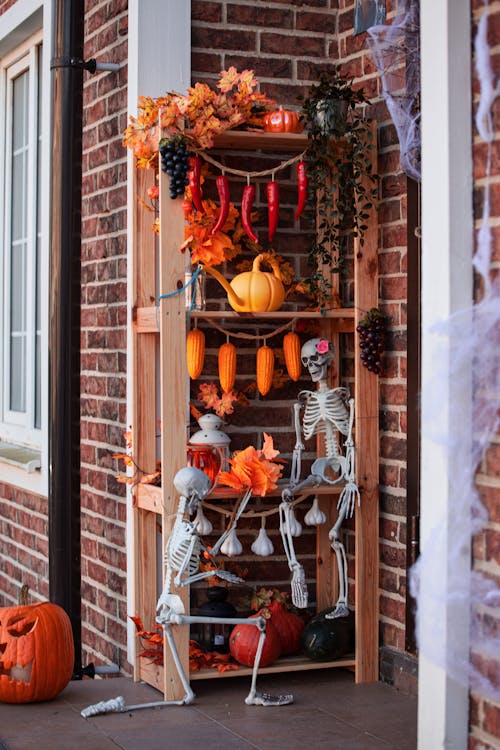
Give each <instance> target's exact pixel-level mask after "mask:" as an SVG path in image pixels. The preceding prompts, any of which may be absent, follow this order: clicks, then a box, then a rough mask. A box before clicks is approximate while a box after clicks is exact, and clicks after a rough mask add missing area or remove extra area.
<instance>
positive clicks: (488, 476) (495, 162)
mask: <svg viewBox="0 0 500 750" xmlns="http://www.w3.org/2000/svg"><path fill="white" fill-rule="evenodd" d="M488 5H489V7H488V8H487V9H485V5H484V3H483V2H481V1H480V0H474V2H472V19H473V34H474V33H475V30H476V28H477V23H478V21H479V19H480V17H481V16H482V15H483V13H488V43H489V45H490V50H491V53H490V54H491V64H492V68H493V71H494V72H495V73H496V74H498V55H499V49H500V2H498V0H494V1H493V2H490V3H489V4H488ZM474 75H475V70H474ZM473 92H474V103H475V105H476V106H477V101H478V97H479V84H478V80H477V77H474V80H473ZM492 114H493V122H494V130H495V138H494V141H493V143H492V159H491V165H492V167H491V174H490V191H491V193H490V194H491V198H490V227H491V230H492V235H493V243H492V246H493V255H492V263H491V278H492V279H494V278H496V280H497V282H498V276H499V270H500V251H499V247H500V245H499V243H498V237H499V233H498V232H499V229H498V227H499V224H500V203H499V201H498V200H497V196H498V190H499V188H500V160H499V156H500V127H499V122H500V120H499V115H500V106H499V99H498V98H497V99H496V101H495V103H494V104H493V108H492ZM473 134H474V144H473V148H474V207H475V216H474V218H475V228H476V232H477V230H479V228H480V226H481V223H482V211H483V198H484V186H485V165H486V156H487V147H486V144H485V143H484V141H483V140H482V139H481V138H480V136H479V134H478V132H477V130H476V129H474V131H473ZM481 296H482V289H481V286H480V285H479V283H478V280H477V279H476V299H477V300H478V301H479V300H480V299H481ZM489 395H490V397H491V408H492V409H493V410H494V409H497V408H498V393H496V394H495V393H494V394H489ZM476 485H477V488H478V491H479V495H480V498H481V500H482V502H483V504H484V507H485V508H486V511H487V514H488V520H487V522H486V523H485V525H484V527H483V530H482V531H481V532H480V533H479V534H478V535H477V536H476V538H475V539H474V543H473V557H474V561H473V567H474V569H475V570H477V571H479V572H480V573H481V574H482V575H484V576H486V577H487V578H489V579H491V580H492V581H494V582H495V584H496V586H497V587H498V586H500V503H499V496H500V434H497V435H496V436H495V437H494V439H493V441H492V443H491V445H490V447H489V448H488V450H487V451H486V454H485V456H484V458H483V460H482V462H481V464H480V466H479V467H478V471H477V474H476ZM481 621H482V627H483V629H484V634H485V636H486V637H488V638H493V639H495V638H496V642H497V644H498V639H499V637H500V616H499V611H498V607H497V608H496V609H495V608H492V607H487V606H484V608H483V610H482V612H481ZM481 647H482V644H481V643H478V642H476V643H473V644H472V659H473V660H474V664H475V665H476V666H477V667H478V669H479V671H480V672H481V673H482V674H484V675H485V677H487V679H488V680H489V681H491V683H492V684H493V685H495V686H496V691H497V701H496V702H495V701H493V700H487V699H486V698H484V697H482V696H480V695H479V694H475V693H472V694H471V696H470V738H469V748H470V750H490V748H496V747H498V742H499V738H500V663H499V658H498V657H499V654H498V648H497V649H496V658H494V657H493V655H492V654H489V655H486V654H485V653H484V651H482V648H481Z"/></svg>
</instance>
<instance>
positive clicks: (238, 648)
mask: <svg viewBox="0 0 500 750" xmlns="http://www.w3.org/2000/svg"><path fill="white" fill-rule="evenodd" d="M269 615H270V613H269V611H268V610H265V609H261V610H260V612H257V614H256V615H251V618H250V619H253V618H254V617H261V616H262V617H265V618H266V620H267V622H266V640H265V641H264V647H263V649H262V654H261V657H260V665H259V666H261V667H268V666H270V665H271V664H273V663H274V662H275V661H276V660H277V659H278V658H279V657H280V655H281V641H280V637H279V635H278V631H277V630H276V628H275V627H274V625H273V623H272V622H271V620H270V619H269ZM259 638H260V630H259V629H258V628H256V627H255V625H243V624H241V625H235V627H234V628H233V630H232V631H231V635H230V636H229V650H230V652H231V656H232V657H233V659H236V661H237V662H238V663H239V664H244V665H245V666H246V667H253V664H254V661H255V657H256V655H257V647H258V645H259Z"/></svg>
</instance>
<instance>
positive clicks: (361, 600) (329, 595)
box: [131, 132, 379, 699]
mask: <svg viewBox="0 0 500 750" xmlns="http://www.w3.org/2000/svg"><path fill="white" fill-rule="evenodd" d="M373 142H374V143H375V142H376V139H375V138H374V139H373ZM216 145H217V148H224V149H237V150H245V151H252V150H261V151H263V150H264V151H266V150H269V151H273V152H279V151H283V152H296V153H300V152H301V151H302V150H304V149H305V148H306V145H307V140H306V137H305V136H303V135H296V134H288V133H287V134H269V133H252V132H227V133H225V134H223V135H222V136H219V138H218V139H217V144H216ZM370 153H371V158H372V160H373V162H374V170H373V171H374V172H376V169H375V165H376V154H375V150H374V149H373V150H372V151H371V152H370ZM150 172H151V170H137V171H136V174H135V185H134V189H135V193H136V195H137V196H143V195H145V193H146V191H147V188H148V187H149V186H150V185H152V184H153V180H154V175H153V174H151V173H150ZM167 179H168V178H167V177H166V176H165V175H163V174H161V176H160V207H159V211H160V226H161V234H160V242H159V255H157V249H156V242H155V235H154V233H153V232H152V231H151V226H150V224H151V217H150V215H149V214H147V212H145V211H144V210H143V209H142V208H141V206H140V205H139V202H136V205H137V209H136V214H135V220H134V227H133V232H132V237H133V243H132V253H131V262H132V278H133V285H134V288H133V299H134V306H133V311H132V313H133V314H132V319H133V349H132V356H133V363H134V364H133V379H134V384H133V392H134V394H135V396H134V403H133V410H132V412H133V425H132V427H133V444H134V457H135V459H136V461H137V464H138V465H139V466H140V467H141V468H142V469H143V470H144V471H145V472H152V471H154V469H155V467H156V461H157V458H158V456H157V449H156V434H157V423H156V420H157V415H158V413H159V415H160V420H161V451H160V460H161V463H162V487H154V486H150V485H137V486H136V487H135V490H134V529H133V532H134V556H135V560H134V565H135V600H136V610H137V611H136V614H137V615H140V616H141V617H142V619H143V621H144V623H145V626H146V627H147V628H149V627H152V625H153V623H154V619H155V614H156V612H155V607H156V601H157V597H158V592H159V590H160V588H161V581H159V580H158V575H157V545H158V528H159V526H160V525H161V529H162V545H163V547H164V545H165V542H166V539H167V538H168V535H169V533H170V530H171V528H172V524H173V520H174V516H175V510H176V506H177V500H178V498H177V497H176V494H175V491H174V489H173V481H172V480H173V477H174V475H175V473H176V472H177V471H178V469H179V468H181V467H182V466H185V464H186V445H185V440H184V437H185V436H186V437H187V421H188V420H187V405H186V391H187V388H186V384H187V382H188V375H187V369H186V361H185V335H186V311H185V300H184V296H183V295H175V296H172V297H169V298H166V299H162V300H161V301H160V304H159V305H157V304H156V300H157V298H158V296H159V295H160V294H161V293H162V292H165V291H166V290H174V289H178V288H180V287H181V286H182V285H183V283H184V271H185V267H184V264H185V259H184V256H183V254H182V253H181V252H179V247H180V245H181V244H182V242H183V240H184V216H183V211H182V201H180V200H179V201H172V200H170V198H169V197H168V188H167V187H166V181H167ZM367 224H368V225H369V228H368V230H367V231H366V233H365V244H364V246H363V248H361V247H360V246H359V245H358V243H357V242H355V247H354V270H353V274H354V278H353V282H354V308H338V309H332V310H328V311H327V312H326V314H324V315H321V314H320V313H317V312H300V311H278V312H275V313H266V314H263V315H259V316H252V315H239V314H238V313H235V312H233V311H232V310H230V309H229V308H228V309H227V310H220V311H197V312H193V313H191V316H192V317H193V318H195V317H196V318H201V319H203V318H205V319H208V320H209V319H214V320H217V319H221V318H226V319H231V318H232V319H236V318H241V319H242V320H245V319H248V318H252V317H256V318H258V319H267V318H269V319H276V320H283V319H285V320H286V319H291V318H316V319H318V320H320V321H321V328H322V335H324V336H325V337H327V338H330V339H331V340H332V341H333V343H334V344H335V345H336V347H337V351H338V340H339V335H340V334H341V333H346V332H347V333H352V332H353V333H354V339H355V349H356V352H357V350H358V335H357V332H356V330H355V328H356V324H357V319H358V312H357V311H362V310H369V309H370V308H371V307H376V306H377V304H378V288H377V285H378V275H377V268H378V262H377V249H378V230H377V213H376V210H375V209H373V210H372V211H371V212H370V219H369V220H368V221H367ZM337 276H338V275H337ZM336 278H337V277H335V276H333V277H332V279H333V280H335V279H336ZM353 396H354V398H355V402H356V413H355V442H356V480H357V483H358V486H359V488H360V492H361V506H360V507H359V508H356V513H355V615H356V646H355V654H354V655H353V656H352V657H349V658H344V659H340V660H338V661H335V662H319V663H318V662H313V661H310V660H308V659H304V658H301V657H293V658H287V659H285V660H280V661H279V662H278V663H277V664H275V665H273V666H272V667H267V668H264V669H262V673H263V674H265V673H271V672H281V671H292V670H303V669H323V668H328V667H351V668H353V670H354V673H355V679H356V681H357V682H368V681H373V680H377V679H378V555H379V553H378V468H379V450H378V445H379V431H378V418H379V406H378V379H377V377H376V376H375V375H373V374H372V373H370V372H368V370H366V369H365V368H364V367H362V365H361V362H360V361H359V358H358V357H357V356H355V358H354V388H353ZM158 402H159V408H158ZM337 492H338V490H334V491H332V489H331V488H321V489H320V493H321V494H323V495H327V496H328V497H331V502H329V503H328V508H329V510H328V518H327V523H326V524H324V525H323V526H321V527H319V528H318V532H317V543H316V558H317V565H316V588H317V606H318V609H322V608H324V607H326V606H329V605H330V604H331V602H332V600H334V597H335V596H336V587H337V582H336V566H335V562H334V554H333V552H332V550H331V548H330V543H329V540H328V530H329V529H330V528H331V526H332V525H333V523H334V522H335V518H336V511H335V507H336V499H335V496H336V494H337ZM229 494H230V492H229V491H228V490H222V491H221V490H219V489H217V490H216V491H215V497H227V496H228V495H229ZM308 494H310V493H308ZM323 509H324V510H327V509H326V508H323ZM159 521H161V524H159ZM163 547H162V548H163ZM176 593H178V594H179V596H181V598H182V600H183V602H184V605H185V608H186V611H188V610H189V592H188V590H187V589H186V588H183V589H179V590H178V591H177V592H176ZM175 639H176V643H177V647H178V650H179V653H180V655H181V659H182V661H183V664H184V668H185V671H186V673H188V672H189V669H188V640H189V633H188V632H187V628H186V627H178V628H176V632H175ZM139 651H140V649H139ZM164 664H165V667H161V666H157V665H152V664H148V663H147V662H146V660H144V659H140V658H139V657H137V658H136V664H135V677H136V679H141V680H144V681H146V682H147V683H149V684H150V685H152V686H154V687H156V688H157V689H158V690H160V691H161V692H162V693H163V694H164V696H165V699H178V698H179V697H180V696H181V695H182V694H183V689H182V686H181V684H180V681H179V679H178V676H177V674H176V671H175V669H174V668H173V664H172V661H171V657H170V653H169V652H168V651H167V649H166V648H164ZM247 672H249V670H246V669H245V668H242V669H240V670H238V671H237V672H225V673H223V675H218V673H217V672H216V671H215V670H204V671H203V672H197V673H193V674H192V679H193V680H195V679H208V678H218V677H227V676H234V675H236V676H237V675H242V674H246V673H247Z"/></svg>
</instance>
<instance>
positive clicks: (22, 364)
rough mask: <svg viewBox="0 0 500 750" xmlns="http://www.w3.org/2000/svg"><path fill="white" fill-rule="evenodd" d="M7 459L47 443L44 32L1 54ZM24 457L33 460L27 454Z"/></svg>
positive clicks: (1, 373) (0, 255)
mask: <svg viewBox="0 0 500 750" xmlns="http://www.w3.org/2000/svg"><path fill="white" fill-rule="evenodd" d="M0 65H1V71H0V72H1V87H0V92H1V99H0V108H1V109H2V110H3V117H2V118H1V119H2V120H3V123H4V124H3V130H2V132H1V151H0V193H1V196H2V197H1V204H0V209H1V211H0V227H1V237H2V240H1V243H0V279H1V288H2V293H1V295H0V364H1V366H0V461H1V460H2V453H3V452H4V451H3V450H2V448H5V449H7V447H9V446H10V448H11V447H12V444H16V445H18V446H26V447H28V448H31V449H32V450H31V451H30V463H29V466H30V470H32V468H33V466H35V465H36V462H35V463H34V462H33V456H32V453H33V449H35V450H38V451H39V450H40V449H41V444H42V414H43V410H44V409H43V404H42V381H43V382H45V379H44V377H43V373H42V371H43V368H44V367H45V363H44V356H43V354H42V351H43V347H42V340H43V339H42V336H43V330H42V329H43V327H44V326H43V305H44V298H45V297H46V286H45V285H46V279H45V274H44V272H43V270H44V269H43V265H44V261H43V247H42V225H43V222H42V211H43V210H45V208H44V206H43V202H42V195H43V193H44V187H43V186H42V184H41V178H42V169H41V163H42V162H41V159H42V101H43V96H42V93H41V92H42V67H43V66H42V33H41V32H40V33H38V34H35V35H34V36H31V37H30V38H29V39H28V40H27V41H26V42H25V43H24V44H23V45H22V46H21V47H18V48H17V49H15V50H13V51H12V52H10V53H9V54H8V55H7V56H5V57H3V58H2V60H1V62H0ZM19 463H20V464H21V465H22V464H23V463H27V462H24V461H22V460H21V461H20V462H19Z"/></svg>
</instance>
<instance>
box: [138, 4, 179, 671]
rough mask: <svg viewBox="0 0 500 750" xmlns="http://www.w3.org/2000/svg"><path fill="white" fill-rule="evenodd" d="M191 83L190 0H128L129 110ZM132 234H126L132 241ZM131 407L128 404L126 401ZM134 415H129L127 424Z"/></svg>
mask: <svg viewBox="0 0 500 750" xmlns="http://www.w3.org/2000/svg"><path fill="white" fill-rule="evenodd" d="M190 85H191V0H182V1H181V2H179V0H129V4H128V112H129V114H132V115H135V114H137V100H138V97H139V96H152V97H158V96H161V95H163V94H166V93H167V92H168V91H173V90H175V91H179V92H181V93H184V92H185V91H186V89H187V87H188V86H190ZM128 168H129V174H130V170H131V169H134V168H135V167H134V163H133V157H132V154H131V153H130V152H129V154H128ZM128 184H129V193H128V215H129V221H128V227H129V233H130V231H132V229H133V226H134V221H133V220H132V219H131V217H132V216H133V212H134V211H135V206H134V205H133V200H134V196H133V194H132V189H131V186H132V180H130V179H129V181H128ZM130 244H131V237H130V236H129V237H128V245H129V246H130ZM128 268H129V278H128V285H127V286H128V290H129V291H128V299H127V307H128V322H127V329H128V341H127V351H128V354H129V356H128V358H127V360H128V372H127V404H128V405H130V404H132V402H133V398H132V390H131V389H132V388H133V377H132V357H131V356H130V354H131V352H132V335H131V332H132V318H131V313H132V304H133V302H132V299H131V289H132V280H131V278H130V264H129V266H128ZM128 408H130V406H128ZM130 423H131V414H130V413H128V414H127V424H130ZM132 528H133V524H132V497H131V492H130V491H129V492H128V493H127V563H128V564H127V592H128V593H127V599H128V601H127V609H128V612H135V602H134V600H133V599H134V591H135V583H134V566H133V562H132V561H133V550H134V540H133V538H132ZM136 641H137V638H136V631H135V626H134V624H133V623H132V622H129V623H128V659H129V661H130V662H131V663H132V664H133V663H134V654H135V644H136Z"/></svg>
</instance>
